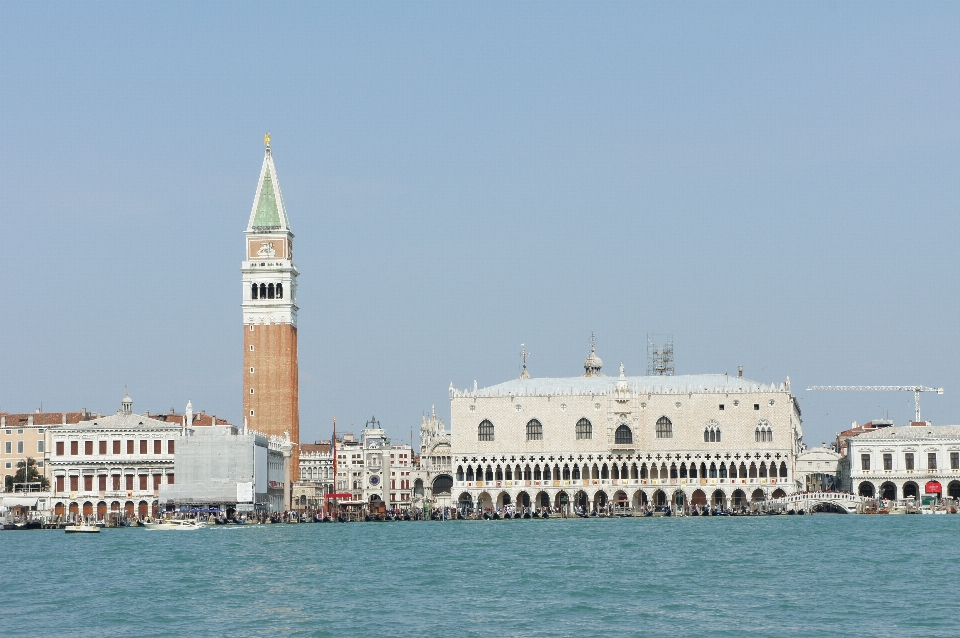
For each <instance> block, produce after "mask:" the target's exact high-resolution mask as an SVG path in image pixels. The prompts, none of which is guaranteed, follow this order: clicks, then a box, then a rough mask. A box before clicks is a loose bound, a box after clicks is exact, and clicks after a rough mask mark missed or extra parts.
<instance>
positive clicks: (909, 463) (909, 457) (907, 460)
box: [903, 452, 913, 472]
mask: <svg viewBox="0 0 960 638" xmlns="http://www.w3.org/2000/svg"><path fill="white" fill-rule="evenodd" d="M903 465H904V467H905V468H906V469H907V470H908V471H910V472H912V471H913V452H907V453H906V454H904V455H903Z"/></svg>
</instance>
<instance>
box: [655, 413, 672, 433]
mask: <svg viewBox="0 0 960 638" xmlns="http://www.w3.org/2000/svg"><path fill="white" fill-rule="evenodd" d="M657 438H658V439H672V438H673V422H672V421H671V420H670V419H668V418H667V417H665V416H662V417H660V418H659V419H657Z"/></svg>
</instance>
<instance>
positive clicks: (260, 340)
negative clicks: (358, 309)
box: [241, 135, 300, 507]
mask: <svg viewBox="0 0 960 638" xmlns="http://www.w3.org/2000/svg"><path fill="white" fill-rule="evenodd" d="M264 143H265V145H266V150H265V152H264V156H263V167H262V168H261V169H260V182H259V183H258V184H257V192H256V195H255V196H254V198H253V210H251V211H250V221H249V222H248V223H247V230H246V231H245V232H244V235H245V236H246V237H245V239H246V241H245V247H244V249H245V253H246V254H245V258H244V261H243V265H242V267H241V273H242V280H243V417H244V419H245V421H246V424H247V426H248V427H250V428H251V429H253V430H257V431H258V432H262V433H263V434H266V435H272V436H280V437H283V436H287V435H288V436H289V437H290V441H291V443H292V444H293V450H292V454H291V458H290V479H289V480H290V481H297V480H299V478H300V477H299V473H300V463H299V457H300V445H299V444H300V407H299V381H298V364H297V310H298V308H297V275H298V274H299V272H298V271H297V267H296V266H294V264H293V233H292V232H291V231H290V223H289V220H288V219H287V210H286V208H285V207H284V205H283V196H282V195H281V194H280V182H279V181H278V180H277V170H276V168H275V167H274V165H273V154H272V153H271V150H270V136H269V135H267V136H265V138H264ZM284 487H285V490H284V491H285V492H286V493H289V490H291V489H292V486H289V485H287V486H284ZM287 507H289V504H287Z"/></svg>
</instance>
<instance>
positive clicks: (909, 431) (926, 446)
mask: <svg viewBox="0 0 960 638" xmlns="http://www.w3.org/2000/svg"><path fill="white" fill-rule="evenodd" d="M846 445H847V454H846V455H845V456H844V458H843V460H842V462H841V464H840V465H841V477H842V480H843V484H844V489H846V490H849V491H852V492H854V493H856V494H860V495H861V496H867V497H874V498H883V499H887V500H891V501H895V500H900V499H906V498H913V499H915V500H916V501H917V502H918V503H919V501H920V498H921V497H922V496H924V495H936V496H949V497H950V498H960V425H931V424H929V423H928V422H918V424H915V425H900V426H892V427H884V428H880V429H874V430H872V431H869V432H864V433H862V434H859V435H858V436H856V437H851V438H849V439H848V440H847V441H846Z"/></svg>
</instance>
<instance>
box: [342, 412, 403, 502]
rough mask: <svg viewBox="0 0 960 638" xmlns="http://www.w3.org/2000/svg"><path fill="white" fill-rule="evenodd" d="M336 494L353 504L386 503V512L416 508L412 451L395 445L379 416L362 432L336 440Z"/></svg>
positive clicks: (372, 419) (372, 418)
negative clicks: (347, 498) (342, 495)
mask: <svg viewBox="0 0 960 638" xmlns="http://www.w3.org/2000/svg"><path fill="white" fill-rule="evenodd" d="M336 447H337V477H336V482H337V488H336V491H337V493H341V494H346V493H350V494H351V495H352V499H353V500H354V501H363V502H365V503H371V504H374V503H379V502H383V504H384V506H385V507H386V509H395V508H407V507H411V506H412V505H413V485H412V482H413V471H414V467H413V448H412V447H411V446H410V445H405V444H400V445H394V444H392V443H391V441H390V439H389V438H387V433H386V430H384V429H383V428H381V427H380V422H379V421H377V419H376V417H371V418H370V420H369V421H367V423H366V427H364V429H363V430H362V431H361V433H360V440H359V441H358V440H356V438H355V437H354V436H353V434H344V435H343V437H342V438H341V439H339V440H338V441H337V444H336Z"/></svg>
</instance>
